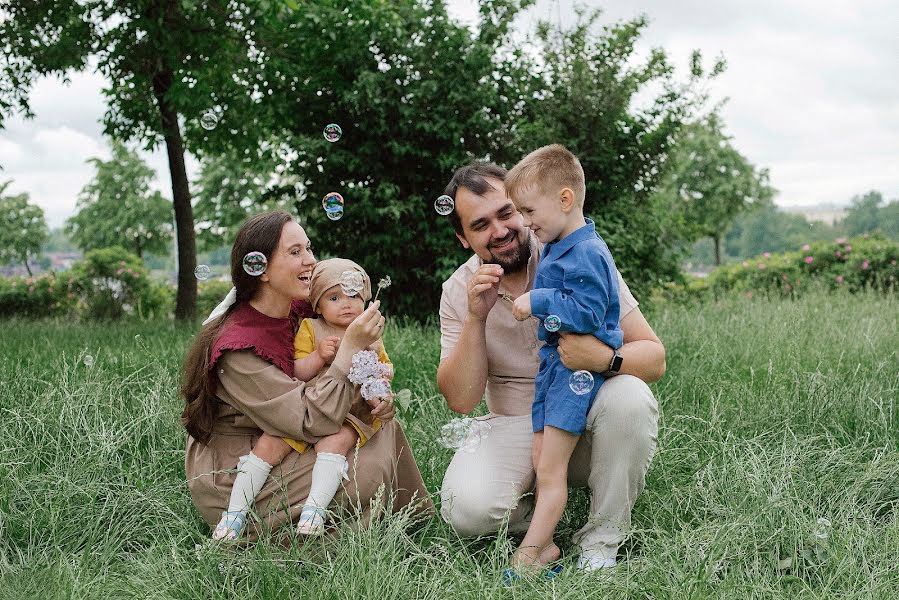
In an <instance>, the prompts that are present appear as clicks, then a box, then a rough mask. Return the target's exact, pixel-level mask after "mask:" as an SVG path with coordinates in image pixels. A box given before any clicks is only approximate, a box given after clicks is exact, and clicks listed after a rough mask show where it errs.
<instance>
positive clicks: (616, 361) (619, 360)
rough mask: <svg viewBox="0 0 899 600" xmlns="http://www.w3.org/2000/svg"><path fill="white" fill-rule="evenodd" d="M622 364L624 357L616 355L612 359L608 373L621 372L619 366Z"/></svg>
mask: <svg viewBox="0 0 899 600" xmlns="http://www.w3.org/2000/svg"><path fill="white" fill-rule="evenodd" d="M623 363H624V357H622V356H621V355H620V354H616V355H615V357H614V358H613V359H612V365H611V367H610V368H609V370H610V371H615V372H616V373H617V372H618V371H619V370H621V365H622V364H623Z"/></svg>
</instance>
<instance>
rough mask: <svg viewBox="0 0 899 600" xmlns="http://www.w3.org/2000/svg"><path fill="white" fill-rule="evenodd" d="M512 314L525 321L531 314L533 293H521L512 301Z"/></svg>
mask: <svg viewBox="0 0 899 600" xmlns="http://www.w3.org/2000/svg"><path fill="white" fill-rule="evenodd" d="M512 316H513V317H515V318H516V319H517V320H519V321H524V320H525V319H527V318H528V317H530V316H531V293H530V292H527V293H525V294H522V295H520V296H519V297H518V298H516V299H515V302H513V303H512Z"/></svg>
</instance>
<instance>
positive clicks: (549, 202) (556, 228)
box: [512, 184, 567, 244]
mask: <svg viewBox="0 0 899 600" xmlns="http://www.w3.org/2000/svg"><path fill="white" fill-rule="evenodd" d="M512 202H514V203H515V208H517V209H518V212H520V213H521V218H522V219H523V220H524V225H525V227H527V228H529V229H530V230H531V232H533V234H534V235H535V236H537V239H538V240H540V241H541V242H543V243H544V244H548V243H550V242H554V241H556V239H558V238H559V236H560V235H562V230H563V229H565V224H566V222H567V215H566V213H565V212H564V211H563V210H562V200H561V198H560V197H559V196H558V195H555V196H554V195H552V194H548V193H547V192H546V191H545V190H544V189H543V188H542V187H541V186H539V185H537V184H531V185H529V186H526V187H525V188H523V189H521V190H520V191H519V192H518V193H517V194H516V197H515V198H512Z"/></svg>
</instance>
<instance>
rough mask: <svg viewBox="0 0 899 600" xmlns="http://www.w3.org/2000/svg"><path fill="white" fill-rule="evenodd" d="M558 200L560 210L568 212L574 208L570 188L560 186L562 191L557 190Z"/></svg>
mask: <svg viewBox="0 0 899 600" xmlns="http://www.w3.org/2000/svg"><path fill="white" fill-rule="evenodd" d="M559 202H560V204H561V206H562V212H564V213H567V212H570V211H571V209H572V208H574V202H575V201H574V191H573V190H572V189H571V188H562V191H561V192H559Z"/></svg>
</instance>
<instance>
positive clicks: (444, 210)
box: [434, 194, 456, 217]
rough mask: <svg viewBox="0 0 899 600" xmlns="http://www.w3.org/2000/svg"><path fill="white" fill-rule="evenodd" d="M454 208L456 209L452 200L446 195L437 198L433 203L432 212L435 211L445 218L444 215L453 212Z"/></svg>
mask: <svg viewBox="0 0 899 600" xmlns="http://www.w3.org/2000/svg"><path fill="white" fill-rule="evenodd" d="M454 208H456V203H455V202H453V199H452V198H450V197H449V196H447V195H446V194H444V195H443V196H440V197H439V198H437V200H435V201H434V210H436V211H437V214H438V215H441V216H444V217H445V216H446V215H448V214H450V213H451V212H453V209H454Z"/></svg>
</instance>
